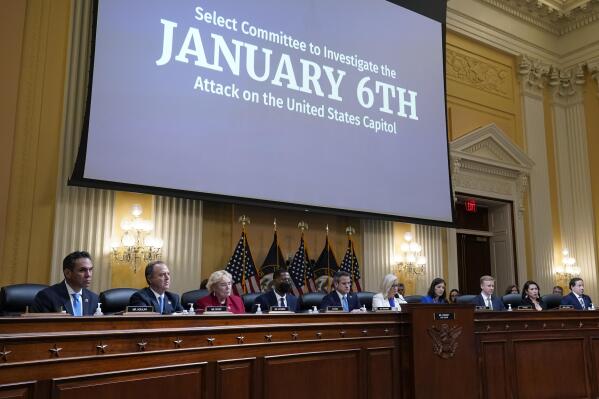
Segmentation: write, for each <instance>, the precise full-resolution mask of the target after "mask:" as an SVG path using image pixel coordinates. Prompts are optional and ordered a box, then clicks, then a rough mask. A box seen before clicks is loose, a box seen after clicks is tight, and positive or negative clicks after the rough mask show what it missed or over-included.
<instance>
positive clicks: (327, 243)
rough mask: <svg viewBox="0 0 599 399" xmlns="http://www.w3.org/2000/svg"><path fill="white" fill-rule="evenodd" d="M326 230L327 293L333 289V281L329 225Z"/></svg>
mask: <svg viewBox="0 0 599 399" xmlns="http://www.w3.org/2000/svg"><path fill="white" fill-rule="evenodd" d="M325 230H326V245H327V276H329V278H330V280H329V282H330V283H329V292H331V289H332V288H333V279H332V278H331V277H332V276H331V245H330V244H329V225H328V224H327V227H325Z"/></svg>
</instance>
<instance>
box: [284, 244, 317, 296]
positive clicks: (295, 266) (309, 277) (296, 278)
mask: <svg viewBox="0 0 599 399" xmlns="http://www.w3.org/2000/svg"><path fill="white" fill-rule="evenodd" d="M289 274H290V275H291V280H293V287H292V289H293V294H294V295H295V296H299V295H303V294H305V293H307V292H314V291H316V284H314V271H313V270H312V267H311V266H310V258H309V256H308V251H307V250H306V245H305V244H304V235H303V234H302V238H301V240H300V246H299V248H298V250H297V252H296V253H295V255H294V256H293V260H292V261H291V265H290V266H289Z"/></svg>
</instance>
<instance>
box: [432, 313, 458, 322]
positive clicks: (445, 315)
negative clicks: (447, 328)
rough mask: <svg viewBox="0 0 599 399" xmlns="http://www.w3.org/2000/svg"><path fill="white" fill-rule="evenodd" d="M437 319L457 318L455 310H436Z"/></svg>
mask: <svg viewBox="0 0 599 399" xmlns="http://www.w3.org/2000/svg"><path fill="white" fill-rule="evenodd" d="M435 320H455V313H453V312H435Z"/></svg>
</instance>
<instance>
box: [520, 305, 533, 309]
mask: <svg viewBox="0 0 599 399" xmlns="http://www.w3.org/2000/svg"><path fill="white" fill-rule="evenodd" d="M518 310H532V306H530V305H529V306H518Z"/></svg>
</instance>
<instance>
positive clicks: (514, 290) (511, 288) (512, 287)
mask: <svg viewBox="0 0 599 399" xmlns="http://www.w3.org/2000/svg"><path fill="white" fill-rule="evenodd" d="M519 293H520V290H519V289H518V286H517V285H516V284H512V285H508V286H507V288H506V289H505V294H503V295H509V294H519ZM522 293H524V291H522Z"/></svg>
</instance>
